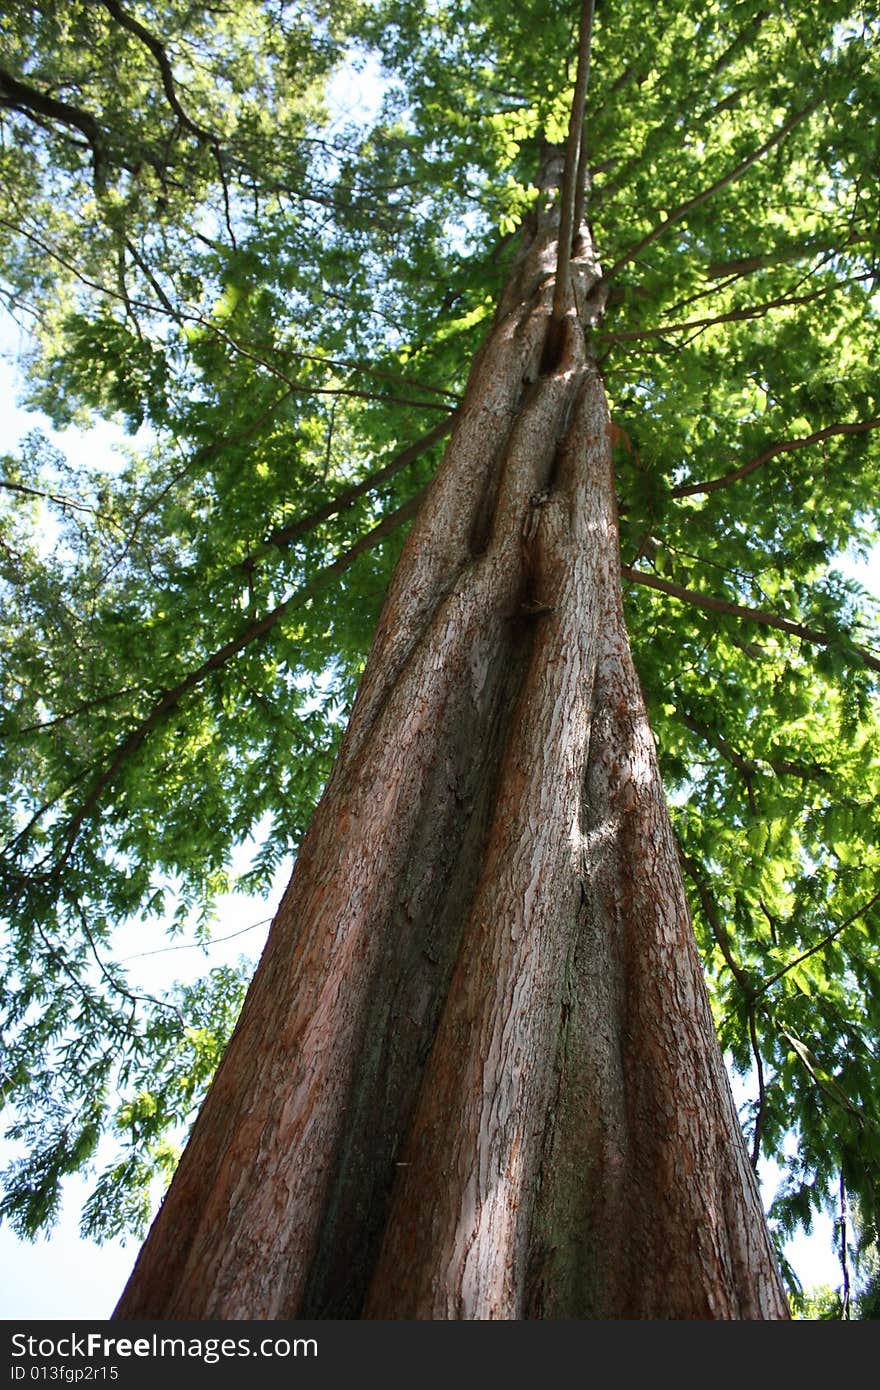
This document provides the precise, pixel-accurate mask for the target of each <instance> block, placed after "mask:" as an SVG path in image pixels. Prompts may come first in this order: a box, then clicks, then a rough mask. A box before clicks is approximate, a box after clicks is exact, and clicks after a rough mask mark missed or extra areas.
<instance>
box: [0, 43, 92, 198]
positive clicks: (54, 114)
mask: <svg viewBox="0 0 880 1390" xmlns="http://www.w3.org/2000/svg"><path fill="white" fill-rule="evenodd" d="M0 106H7V107H12V108H13V109H14V110H16V111H18V112H20V113H21V114H22V115H25V116H34V115H38V116H46V117H47V118H48V119H49V120H51V121H58V122H60V123H61V124H62V125H66V126H72V127H73V129H74V130H78V131H79V132H80V134H81V135H84V136H85V139H86V141H87V143H88V145H89V148H90V149H91V151H92V158H93V160H94V169H95V175H96V177H99V174H100V168H101V165H102V163H103V160H104V157H105V143H104V132H103V130H102V129H101V127H100V125H99V123H98V121H97V120H96V119H95V117H94V116H93V115H92V114H91V112H90V111H83V110H82V108H81V107H79V106H72V105H71V104H70V103H69V102H67V101H60V100H59V99H58V98H57V97H51V96H49V95H48V93H46V92H41V91H40V90H39V89H38V88H37V87H32V86H31V85H30V84H29V83H27V82H22V81H20V80H19V79H18V78H17V77H13V76H12V73H11V72H7V71H6V69H5V68H0Z"/></svg>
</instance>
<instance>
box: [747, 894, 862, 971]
mask: <svg viewBox="0 0 880 1390" xmlns="http://www.w3.org/2000/svg"><path fill="white" fill-rule="evenodd" d="M878 902H880V892H877V893H875V894H874V896H873V897H872V898H869V899H868V901H867V902H866V903H863V904H862V906H861V907H860V908H859V909H858V910H857V911H856V912H854V913H853V914H852V915H851V916H850V917H847V919H846V921H845V922H839V923H838V925H837V926H836V927H832V929H831V931H829V932H826V934H825V936H823V937H822V938H821V940H819V941H817V942H816V943H815V945H813V946H810V947H809V948H808V949H807V950H806V951H802V952H801V954H800V955H799V956H795V958H794V960H790V961H789V962H788V964H787V965H783V966H782V967H781V968H780V969H779V970H777V971H776V972H775V974H773V975H770V976H768V978H767V979H766V980H762V981H761V983H760V985H758V987H757V988H756V990H755V994H756V995H759V994H765V993H766V992H767V990H768V989H770V987H771V985H775V984H776V981H777V980H781V979H782V977H783V975H787V974H788V972H789V971H790V970H794V969H795V967H796V966H798V965H800V964H801V963H802V962H803V961H805V960H809V958H810V956H814V955H815V954H816V952H817V951H824V950H825V947H826V946H830V945H831V943H832V941H836V940H837V938H838V936H840V934H841V932H844V931H846V929H847V927H851V926H852V925H853V923H854V922H857V921H858V920H859V918H860V917H864V915H865V913H866V912H870V911H871V908H872V907H874V905H875V904H876V903H878Z"/></svg>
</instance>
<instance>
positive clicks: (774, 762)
mask: <svg viewBox="0 0 880 1390" xmlns="http://www.w3.org/2000/svg"><path fill="white" fill-rule="evenodd" d="M678 713H679V715H680V717H681V722H682V723H683V724H684V726H685V728H687V729H690V730H691V732H692V733H694V734H696V735H697V737H698V738H701V739H703V741H704V742H705V743H708V744H709V745H710V747H712V748H714V749H715V750H716V751H717V752H718V753H720V754H721V756H722V757H723V758H725V759H726V760H727V761H728V762H729V763H730V764H731V766H732V767H735V768H736V770H737V772H739V773H740V774H741V775H742V778H743V780H744V782H745V784H746V790H747V792H748V797H749V805H750V806H751V808H752V810H753V811H755V810H756V809H757V808H756V806H755V804H754V797H753V794H752V778H753V777H754V774H755V773H756V772H757V771H758V770H759V768H760V767H761V766H764V767H768V768H769V769H770V771H771V772H773V773H775V774H776V775H777V776H778V777H785V776H791V777H800V778H803V779H804V780H808V779H810V778H825V777H827V776H828V775H829V774H828V769H827V768H826V767H823V765H822V764H821V763H797V762H789V761H788V760H786V759H782V758H768V757H765V756H762V755H757V756H755V757H754V758H746V757H743V755H742V754H741V753H738V752H737V751H736V749H735V748H734V747H732V745H731V744H730V743H728V742H727V740H726V739H725V738H722V736H721V735H720V734H718V733H715V732H713V730H711V729H707V728H706V727H705V725H703V724H701V723H700V722H699V721H698V720H696V719H694V718H693V717H692V716H691V715H690V714H687V713H686V712H685V711H683V710H679V711H678Z"/></svg>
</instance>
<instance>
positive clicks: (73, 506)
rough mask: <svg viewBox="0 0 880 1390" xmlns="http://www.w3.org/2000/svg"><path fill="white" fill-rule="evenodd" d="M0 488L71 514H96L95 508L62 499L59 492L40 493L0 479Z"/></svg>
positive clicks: (69, 499)
mask: <svg viewBox="0 0 880 1390" xmlns="http://www.w3.org/2000/svg"><path fill="white" fill-rule="evenodd" d="M0 488H2V489H3V491H4V492H20V493H22V494H23V496H25V497H39V498H41V499H42V500H43V501H45V502H54V503H55V505H56V506H57V507H63V508H65V509H69V510H70V511H73V512H92V513H94V512H96V510H97V509H96V508H95V507H90V506H89V505H88V503H86V502H75V501H74V500H73V498H72V497H64V496H63V495H62V494H61V493H59V492H42V491H41V490H40V489H39V488H35V487H27V486H26V484H24V483H13V482H10V481H9V479H8V478H0Z"/></svg>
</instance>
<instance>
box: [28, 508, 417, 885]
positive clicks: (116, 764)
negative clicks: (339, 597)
mask: <svg viewBox="0 0 880 1390" xmlns="http://www.w3.org/2000/svg"><path fill="white" fill-rule="evenodd" d="M423 495H424V489H422V491H421V492H419V493H417V494H416V495H415V497H412V498H410V500H409V501H408V502H406V503H404V505H403V506H402V507H399V508H398V509H397V511H395V512H391V513H390V514H389V515H388V516H386V517H383V518H382V520H381V521H380V522H379V523H378V525H377V526H374V527H373V529H372V530H371V531H368V532H367V534H366V535H365V536H362V537H361V538H360V539H359V540H358V541H356V542H355V544H354V545H353V546H351V547H350V548H349V549H348V550H346V551H345V552H344V553H343V554H342V555H340V556H339V557H338V558H337V559H336V560H334V561H333V562H332V563H331V564H329V565H326V566H325V567H324V568H323V569H322V570H320V571H319V572H318V573H317V574H315V575H313V576H312V577H311V578H310V579H308V580H307V581H306V582H305V583H304V584H303V585H302V587H301V588H299V589H297V590H296V591H295V592H294V593H293V594H291V596H290V597H289V598H287V599H285V600H284V602H283V603H279V604H278V605H277V606H276V607H275V608H273V609H272V610H271V611H270V612H268V613H265V614H264V615H263V617H262V618H256V619H254V620H253V621H252V622H250V623H247V624H246V625H245V627H243V628H242V629H241V631H240V632H239V633H237V635H236V636H235V637H233V638H232V639H231V640H230V641H229V642H226V643H225V644H224V645H223V646H222V647H220V648H218V650H217V651H215V652H213V653H212V655H211V656H209V657H208V658H207V660H206V661H203V662H202V664H201V665H200V666H199V667H197V668H196V670H195V671H191V672H190V673H189V675H188V676H185V677H184V678H183V680H181V681H178V682H177V684H176V685H174V686H172V687H171V688H170V689H168V690H165V691H163V693H162V695H161V696H160V697H159V699H158V700H157V701H156V702H155V704H154V705H153V707H152V709H151V710H150V711H149V713H148V714H146V715H145V716H144V717H143V718H142V719H141V720H140V722H139V723H138V724H137V725H136V727H135V728H134V729H132V730H131V732H130V733H129V734H127V735H126V737H125V738H124V739H122V740H121V742H120V743H118V744H117V746H116V749H115V751H114V753H113V755H112V757H111V759H110V762H109V763H108V764H107V766H106V767H105V768H104V770H103V772H101V773H100V775H99V776H98V777H97V779H96V780H95V782H94V783H93V784H92V787H91V789H90V790H89V792H88V794H87V795H86V797H85V798H84V800H83V801H82V803H81V805H80V806H79V809H78V810H77V811H76V812H75V813H74V815H73V816H72V817H71V818H70V820H69V822H68V824H67V828H66V831H65V834H64V842H63V849H62V852H61V855H60V857H59V859H58V861H57V863H56V864H55V865H54V867H53V870H52V872H53V873H54V874H58V873H60V872H61V870H62V869H63V868H64V866H65V864H66V863H67V861H68V859H69V858H70V855H71V853H72V851H73V847H74V845H75V844H76V840H77V838H78V836H79V833H80V830H81V829H82V827H83V825H84V824H85V822H86V821H87V820H88V819H89V818H90V817H91V816H93V815H94V814H95V812H96V811H97V810H98V807H99V805H100V800H101V797H102V795H103V793H104V792H105V791H106V790H107V788H108V787H109V786H110V785H111V784H112V783H113V782H114V781H115V779H116V777H117V776H118V774H119V772H120V771H121V770H122V768H123V767H124V766H125V764H126V763H128V762H129V761H130V760H131V758H132V757H133V756H134V754H135V753H136V752H137V751H138V749H139V748H140V747H141V745H142V744H143V743H144V741H145V739H146V738H147V737H148V736H149V734H150V733H152V731H153V730H154V729H155V728H156V727H157V726H158V725H159V724H161V723H162V721H163V720H164V719H165V717H166V716H167V715H168V714H170V712H171V711H172V710H173V709H174V708H175V707H176V706H177V705H178V704H179V703H180V701H181V700H182V699H183V698H184V697H185V696H186V695H188V694H190V692H191V691H193V690H195V689H197V688H198V686H200V685H202V684H203V683H204V682H205V681H206V680H207V678H208V677H209V676H210V675H212V674H213V673H214V672H215V671H219V670H220V669H221V668H222V667H223V666H225V665H226V664H227V663H228V662H229V661H231V660H232V658H233V657H234V656H237V655H238V653H239V652H241V651H244V649H245V647H248V646H250V644H251V643H252V642H254V641H256V640H257V639H258V638H261V637H265V636H266V634H267V633H269V632H271V631H272V629H273V628H274V627H275V626H276V625H277V624H278V623H279V622H280V621H281V619H282V618H284V617H286V616H287V614H288V613H290V612H291V611H292V610H293V609H294V608H296V607H298V606H299V605H300V604H301V603H303V602H304V601H305V600H306V599H307V598H310V597H311V596H312V595H313V594H315V593H317V592H318V591H319V590H320V589H322V588H323V587H324V585H326V584H327V583H329V582H330V581H331V580H332V579H335V578H336V577H337V576H338V575H340V574H344V572H345V571H346V570H347V569H350V568H351V566H352V565H353V564H354V562H355V560H357V559H358V557H359V556H360V555H362V554H364V552H365V551H368V550H371V549H372V548H373V547H374V546H376V545H378V544H379V543H380V541H383V540H385V539H386V537H388V536H390V535H391V534H392V533H393V532H394V531H396V530H398V528H399V527H400V526H402V525H403V524H404V522H406V521H409V520H410V519H411V518H412V517H413V516H414V515H415V513H416V511H417V510H418V508H419V505H420V504H421V500H422V497H423Z"/></svg>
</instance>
